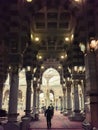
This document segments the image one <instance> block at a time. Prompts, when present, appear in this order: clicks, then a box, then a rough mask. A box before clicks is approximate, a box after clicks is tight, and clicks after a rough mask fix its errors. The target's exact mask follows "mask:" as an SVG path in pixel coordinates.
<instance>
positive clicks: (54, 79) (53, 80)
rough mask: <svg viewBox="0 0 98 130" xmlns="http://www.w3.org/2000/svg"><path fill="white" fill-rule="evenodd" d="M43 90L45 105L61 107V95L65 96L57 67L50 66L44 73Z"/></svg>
mask: <svg viewBox="0 0 98 130" xmlns="http://www.w3.org/2000/svg"><path fill="white" fill-rule="evenodd" d="M41 90H43V93H44V101H45V102H44V105H45V106H46V107H48V106H49V105H53V106H54V108H57V107H58V109H60V100H59V97H61V96H63V91H62V86H61V84H60V74H59V72H58V71H57V70H56V69H55V68H48V69H47V70H45V71H44V73H43V75H42V85H41Z"/></svg>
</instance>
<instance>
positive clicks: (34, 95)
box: [33, 81, 37, 117]
mask: <svg viewBox="0 0 98 130" xmlns="http://www.w3.org/2000/svg"><path fill="white" fill-rule="evenodd" d="M36 97H37V81H33V115H34V117H35V114H36V105H37V102H36Z"/></svg>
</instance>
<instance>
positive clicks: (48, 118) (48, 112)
mask: <svg viewBox="0 0 98 130" xmlns="http://www.w3.org/2000/svg"><path fill="white" fill-rule="evenodd" d="M45 117H46V121H47V128H48V129H49V128H51V119H52V117H53V112H52V110H51V107H50V106H48V109H46V111H45Z"/></svg>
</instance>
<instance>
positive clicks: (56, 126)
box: [29, 111, 82, 130]
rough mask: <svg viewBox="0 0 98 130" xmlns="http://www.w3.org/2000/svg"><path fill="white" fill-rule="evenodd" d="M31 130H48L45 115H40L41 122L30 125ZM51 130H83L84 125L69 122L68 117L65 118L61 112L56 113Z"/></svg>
mask: <svg viewBox="0 0 98 130" xmlns="http://www.w3.org/2000/svg"><path fill="white" fill-rule="evenodd" d="M29 130H47V123H46V118H45V117H44V114H40V119H39V121H33V122H31V123H30V129H29ZM51 130H82V124H81V122H75V121H69V119H68V118H67V117H66V116H63V115H62V114H61V113H60V112H59V111H55V113H54V117H53V118H52V128H51Z"/></svg>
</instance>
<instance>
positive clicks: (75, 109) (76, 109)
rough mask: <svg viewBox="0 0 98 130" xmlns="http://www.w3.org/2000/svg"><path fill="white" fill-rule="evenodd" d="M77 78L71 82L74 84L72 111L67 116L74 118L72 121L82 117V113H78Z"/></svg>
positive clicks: (82, 118) (81, 119) (80, 119)
mask: <svg viewBox="0 0 98 130" xmlns="http://www.w3.org/2000/svg"><path fill="white" fill-rule="evenodd" d="M78 82H79V81H78V80H74V82H73V84H74V111H73V113H72V115H70V116H69V119H70V120H74V121H83V120H84V117H83V115H82V114H81V113H80V112H81V110H80V104H79V90H78V87H79V86H78Z"/></svg>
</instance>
